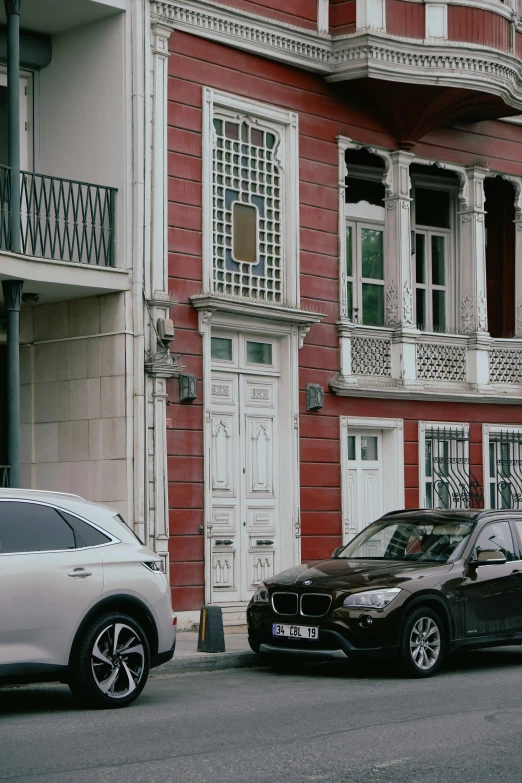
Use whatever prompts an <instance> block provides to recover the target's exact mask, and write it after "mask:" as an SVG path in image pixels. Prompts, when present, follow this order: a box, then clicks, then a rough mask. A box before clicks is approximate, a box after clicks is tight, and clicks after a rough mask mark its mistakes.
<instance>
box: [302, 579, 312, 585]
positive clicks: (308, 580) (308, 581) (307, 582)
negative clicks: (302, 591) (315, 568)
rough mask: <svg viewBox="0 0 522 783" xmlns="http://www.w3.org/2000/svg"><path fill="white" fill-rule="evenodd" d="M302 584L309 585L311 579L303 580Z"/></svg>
mask: <svg viewBox="0 0 522 783" xmlns="http://www.w3.org/2000/svg"><path fill="white" fill-rule="evenodd" d="M303 584H304V585H307V586H308V585H311V584H312V580H311V579H307V580H306V582H303Z"/></svg>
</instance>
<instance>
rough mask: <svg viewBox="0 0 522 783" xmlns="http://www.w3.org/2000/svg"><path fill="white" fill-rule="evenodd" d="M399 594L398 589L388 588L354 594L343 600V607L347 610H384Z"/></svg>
mask: <svg viewBox="0 0 522 783" xmlns="http://www.w3.org/2000/svg"><path fill="white" fill-rule="evenodd" d="M400 592H401V591H400V588H399V587H390V588H387V589H385V590H367V591H365V592H364V593H354V594H353V595H349V596H348V598H345V599H344V601H343V606H344V607H346V608H349V609H385V608H386V607H387V606H388V604H391V602H392V601H393V599H394V598H395V597H396V596H397V595H398V594H399V593H400Z"/></svg>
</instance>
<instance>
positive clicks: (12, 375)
mask: <svg viewBox="0 0 522 783" xmlns="http://www.w3.org/2000/svg"><path fill="white" fill-rule="evenodd" d="M23 285H24V283H23V280H2V290H3V294H4V304H5V307H6V310H7V460H8V462H9V464H10V465H11V482H10V483H11V487H14V488H17V487H19V486H20V305H21V303H22V288H23Z"/></svg>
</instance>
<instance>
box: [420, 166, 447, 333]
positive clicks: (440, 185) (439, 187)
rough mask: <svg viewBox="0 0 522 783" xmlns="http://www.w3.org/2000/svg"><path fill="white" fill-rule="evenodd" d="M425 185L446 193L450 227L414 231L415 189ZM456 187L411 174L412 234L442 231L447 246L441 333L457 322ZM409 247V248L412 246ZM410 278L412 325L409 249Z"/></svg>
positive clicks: (423, 228) (422, 228)
mask: <svg viewBox="0 0 522 783" xmlns="http://www.w3.org/2000/svg"><path fill="white" fill-rule="evenodd" d="M417 187H420V188H425V189H427V190H442V191H445V192H447V193H449V194H450V204H449V217H450V227H449V229H448V228H437V227H435V226H425V227H420V226H419V228H418V231H417V222H416V216H415V188H417ZM458 189H459V186H458V185H457V184H456V183H455V184H453V183H450V182H448V183H446V182H443V181H441V180H440V179H439V178H437V177H430V176H429V174H426V175H423V174H420V175H419V174H412V175H411V194H412V202H411V209H412V215H411V231H412V233H413V234H417V233H430V234H441V235H442V234H443V235H445V236H446V237H447V238H448V239H447V242H446V246H447V258H446V264H445V276H446V285H445V296H446V327H445V330H444V332H442V333H451V332H452V331H454V330H455V327H456V325H457V323H458V319H457V313H456V302H457V298H456V291H457V286H458V276H457V268H456V266H457V265H456V258H457V242H458V235H457V210H458V203H457V202H458ZM412 250H413V248H412ZM411 266H412V268H411V279H412V290H413V302H412V305H413V322H414V324H416V323H418V320H417V312H416V300H415V289H416V269H415V253H414V252H412V255H411ZM430 271H431V270H430V269H429V268H428V266H427V265H426V277H429V273H430ZM425 290H426V301H427V296H428V292H430V291H431V284H430V285H428V284H427V285H426V289H425ZM422 331H423V334H424V333H426V332H430V331H433V330H432V329H428V328H426V329H423V330H422ZM442 333H441V332H437V334H442Z"/></svg>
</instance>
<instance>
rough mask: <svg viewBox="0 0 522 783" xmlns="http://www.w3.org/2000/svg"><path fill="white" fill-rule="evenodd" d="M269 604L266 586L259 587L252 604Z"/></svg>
mask: <svg viewBox="0 0 522 783" xmlns="http://www.w3.org/2000/svg"><path fill="white" fill-rule="evenodd" d="M268 602H269V597H268V590H267V589H266V585H259V587H258V588H257V590H256V592H255V593H254V595H253V596H252V603H254V604H267V603H268Z"/></svg>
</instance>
